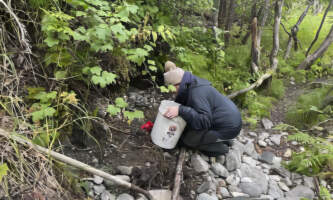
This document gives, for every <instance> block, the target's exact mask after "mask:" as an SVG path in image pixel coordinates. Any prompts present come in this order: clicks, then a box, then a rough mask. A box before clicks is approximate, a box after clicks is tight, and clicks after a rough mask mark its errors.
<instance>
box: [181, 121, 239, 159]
mask: <svg viewBox="0 0 333 200" xmlns="http://www.w3.org/2000/svg"><path fill="white" fill-rule="evenodd" d="M240 130H241V127H239V128H233V129H229V130H227V129H225V130H223V131H215V130H199V131H197V130H189V129H185V131H184V133H183V134H182V136H181V138H180V142H179V145H181V146H185V147H188V148H191V149H197V150H200V151H201V152H202V153H204V154H206V155H207V156H211V157H214V156H219V155H224V154H226V153H228V151H229V145H228V143H229V142H228V141H229V140H231V139H234V138H235V137H237V136H238V134H239V132H240Z"/></svg>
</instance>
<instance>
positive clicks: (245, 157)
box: [242, 156, 257, 167]
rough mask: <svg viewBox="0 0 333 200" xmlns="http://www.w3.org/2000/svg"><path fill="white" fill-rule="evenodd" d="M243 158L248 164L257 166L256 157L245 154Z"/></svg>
mask: <svg viewBox="0 0 333 200" xmlns="http://www.w3.org/2000/svg"><path fill="white" fill-rule="evenodd" d="M242 160H243V162H244V163H246V164H248V165H250V166H252V167H255V166H256V165H257V161H256V160H254V159H253V158H251V157H248V156H243V157H242Z"/></svg>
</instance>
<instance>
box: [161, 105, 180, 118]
mask: <svg viewBox="0 0 333 200" xmlns="http://www.w3.org/2000/svg"><path fill="white" fill-rule="evenodd" d="M178 112H179V106H171V107H169V108H168V109H167V111H166V112H165V113H164V116H165V117H167V118H170V119H172V118H174V117H177V116H178Z"/></svg>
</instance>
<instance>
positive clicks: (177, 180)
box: [172, 147, 186, 200]
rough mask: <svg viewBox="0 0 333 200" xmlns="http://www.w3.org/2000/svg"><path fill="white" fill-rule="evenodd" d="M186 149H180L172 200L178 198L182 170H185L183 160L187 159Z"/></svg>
mask: <svg viewBox="0 0 333 200" xmlns="http://www.w3.org/2000/svg"><path fill="white" fill-rule="evenodd" d="M185 155H186V150H185V148H184V147H183V148H181V149H180V153H179V158H178V163H177V167H176V175H175V182H174V184H173V190H172V200H178V194H179V190H180V185H181V183H180V181H181V177H182V173H183V172H182V171H183V162H184V160H185Z"/></svg>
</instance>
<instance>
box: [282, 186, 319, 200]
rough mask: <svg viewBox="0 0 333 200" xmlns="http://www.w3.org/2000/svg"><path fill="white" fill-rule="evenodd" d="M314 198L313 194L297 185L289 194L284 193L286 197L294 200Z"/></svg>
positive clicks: (308, 189) (304, 187)
mask: <svg viewBox="0 0 333 200" xmlns="http://www.w3.org/2000/svg"><path fill="white" fill-rule="evenodd" d="M314 196H315V194H314V192H313V191H312V190H311V189H310V188H309V187H306V186H304V185H298V186H296V187H295V188H293V189H292V190H290V191H289V192H287V193H286V197H292V198H294V199H295V200H296V199H297V200H298V199H301V198H302V197H303V198H308V199H313V198H314Z"/></svg>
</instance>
